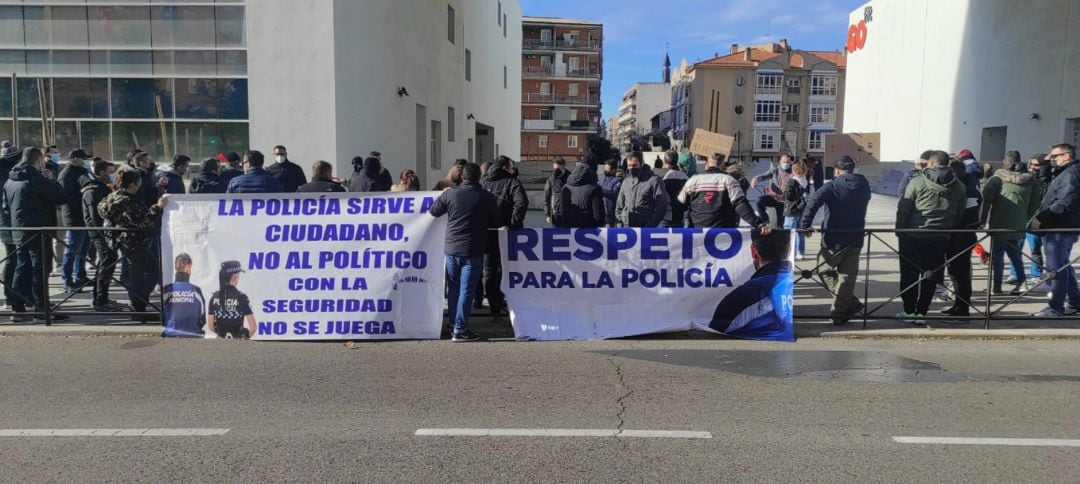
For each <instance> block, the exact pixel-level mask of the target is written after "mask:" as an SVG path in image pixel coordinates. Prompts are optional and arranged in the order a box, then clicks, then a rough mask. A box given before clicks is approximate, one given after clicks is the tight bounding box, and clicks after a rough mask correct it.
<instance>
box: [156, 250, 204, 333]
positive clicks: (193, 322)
mask: <svg viewBox="0 0 1080 484" xmlns="http://www.w3.org/2000/svg"><path fill="white" fill-rule="evenodd" d="M173 266H174V268H175V269H176V278H175V279H174V280H173V283H172V284H168V285H166V286H165V290H164V291H163V293H164V297H163V299H164V300H165V331H164V332H163V333H162V334H161V335H162V336H167V337H181V338H198V337H202V336H203V325H205V324H206V312H205V311H204V310H203V308H205V307H206V302H205V301H206V300H205V299H204V298H203V293H202V289H199V287H198V286H195V285H194V284H192V283H191V266H192V263H191V256H190V255H188V254H186V253H182V254H180V255H177V256H176V259H175V260H174V261H173Z"/></svg>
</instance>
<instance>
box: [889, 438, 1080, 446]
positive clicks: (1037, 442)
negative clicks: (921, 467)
mask: <svg viewBox="0 0 1080 484" xmlns="http://www.w3.org/2000/svg"><path fill="white" fill-rule="evenodd" d="M893 440H894V441H896V442H898V443H901V444H939V445H1018V446H1027V447H1080V439H1001V438H970V437H893Z"/></svg>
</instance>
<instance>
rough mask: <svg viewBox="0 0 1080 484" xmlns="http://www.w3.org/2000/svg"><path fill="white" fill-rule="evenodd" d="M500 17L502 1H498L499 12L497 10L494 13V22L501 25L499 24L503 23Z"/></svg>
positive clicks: (501, 14) (501, 15)
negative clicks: (496, 12)
mask: <svg viewBox="0 0 1080 484" xmlns="http://www.w3.org/2000/svg"><path fill="white" fill-rule="evenodd" d="M502 17H503V13H502V2H499V12H498V14H496V15H495V22H498V24H499V25H500V26H501V25H502V24H503V23H502Z"/></svg>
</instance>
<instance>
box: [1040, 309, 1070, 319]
mask: <svg viewBox="0 0 1080 484" xmlns="http://www.w3.org/2000/svg"><path fill="white" fill-rule="evenodd" d="M1033 316H1035V317H1036V318H1060V317H1063V316H1065V314H1064V313H1060V312H1058V311H1057V310H1056V309H1054V308H1051V307H1047V308H1046V309H1043V310H1042V311H1039V312H1037V313H1035V314H1034V315H1033Z"/></svg>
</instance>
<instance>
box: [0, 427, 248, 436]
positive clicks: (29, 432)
mask: <svg viewBox="0 0 1080 484" xmlns="http://www.w3.org/2000/svg"><path fill="white" fill-rule="evenodd" d="M228 432H229V429H150V428H146V429H0V437H207V436H214V435H225V434H226V433H228Z"/></svg>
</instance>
